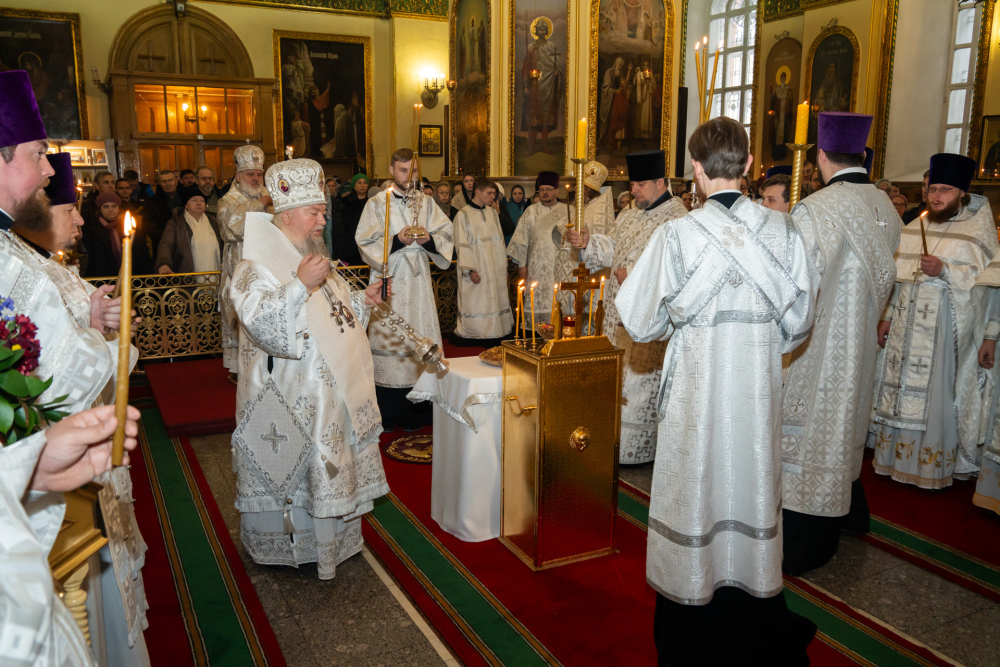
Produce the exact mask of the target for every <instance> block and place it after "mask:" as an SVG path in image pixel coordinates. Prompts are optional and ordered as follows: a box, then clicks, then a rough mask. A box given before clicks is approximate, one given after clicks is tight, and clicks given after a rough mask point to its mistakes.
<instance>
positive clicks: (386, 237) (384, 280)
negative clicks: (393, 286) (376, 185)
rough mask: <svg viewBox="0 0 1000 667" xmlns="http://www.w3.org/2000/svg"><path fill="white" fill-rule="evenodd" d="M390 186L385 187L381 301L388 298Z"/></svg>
mask: <svg viewBox="0 0 1000 667" xmlns="http://www.w3.org/2000/svg"><path fill="white" fill-rule="evenodd" d="M391 197H392V186H391V185H390V186H389V187H387V188H386V189H385V232H383V234H382V301H386V300H388V298H389V247H390V246H391V245H392V242H391V241H390V240H389V205H390V204H391V203H392V199H391Z"/></svg>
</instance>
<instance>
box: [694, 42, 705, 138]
mask: <svg viewBox="0 0 1000 667" xmlns="http://www.w3.org/2000/svg"><path fill="white" fill-rule="evenodd" d="M699 48H701V42H700V41H698V42H695V43H694V77H695V81H696V82H697V86H698V99H699V100H700V99H703V98H704V96H705V91H703V90H702V89H701V57H700V55H699V54H700V52H699V51H698V49H699ZM702 106H703V105H702V104H699V105H698V113H699V116H700V114H701V108H702ZM699 120H700V118H699Z"/></svg>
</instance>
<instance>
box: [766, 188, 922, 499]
mask: <svg viewBox="0 0 1000 667" xmlns="http://www.w3.org/2000/svg"><path fill="white" fill-rule="evenodd" d="M838 176H841V173H838V174H837V175H834V177H833V178H831V179H830V182H829V183H828V184H827V187H825V188H823V189H822V190H819V191H817V192H815V193H814V194H811V195H809V196H808V197H806V198H805V199H803V200H802V201H801V202H799V204H798V205H797V206H796V207H795V209H794V210H793V211H792V218H793V219H794V220H795V225H796V227H798V229H799V231H800V232H801V233H802V237H803V239H804V240H805V243H806V248H808V250H809V252H810V256H811V257H812V259H813V262H814V263H815V265H816V269H817V271H819V274H820V284H819V296H818V299H817V302H816V322H815V324H814V326H813V330H812V333H811V334H810V335H809V338H808V339H806V341H805V343H803V344H802V345H801V346H799V348H798V349H797V350H795V352H793V353H792V357H791V365H790V367H789V369H788V371H787V373H786V375H785V398H784V419H783V423H782V428H781V434H782V437H781V447H782V465H783V471H782V484H783V486H784V508H785V509H787V510H793V511H795V512H801V513H803V514H811V515H814V516H829V517H836V516H843V515H845V514H847V512H848V510H849V509H850V507H851V483H852V482H853V481H854V480H856V479H857V478H858V476H859V475H860V474H861V461H862V458H863V454H864V449H865V441H866V440H867V437H868V426H869V425H870V423H871V402H872V385H873V383H874V381H875V366H876V356H877V354H878V350H879V347H878V343H877V340H876V339H877V329H878V322H879V320H880V319H881V317H882V311H883V310H884V309H885V304H886V302H887V301H888V299H889V295H890V294H891V293H892V286H893V284H894V282H895V280H896V264H895V261H894V259H893V253H895V252H896V248H897V247H898V246H899V235H900V230H901V228H902V221H901V220H900V219H899V215H898V214H897V213H896V210H895V209H894V208H893V207H892V203H891V202H890V201H889V198H888V197H887V196H886V195H885V194H884V193H883V192H882V191H880V190H878V189H876V188H875V186H874V185H872V184H871V182H870V181H869V180H868V174H867V172H864V170H862V171H861V173H858V174H857V175H855V174H852V173H848V174H843V176H841V177H842V178H845V177H846V178H848V179H850V180H851V181H852V182H848V181H845V180H837V178H838ZM853 181H857V182H853Z"/></svg>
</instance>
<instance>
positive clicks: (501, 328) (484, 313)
mask: <svg viewBox="0 0 1000 667" xmlns="http://www.w3.org/2000/svg"><path fill="white" fill-rule="evenodd" d="M473 193H474V194H473V197H472V203H471V204H469V205H468V206H465V207H464V208H463V209H462V210H461V211H459V212H458V214H457V215H456V216H455V220H454V223H453V224H454V226H455V250H456V254H457V259H458V266H457V271H458V276H457V277H458V322H457V323H456V325H455V333H456V334H457V335H459V336H461V337H463V338H481V339H482V338H487V339H489V338H493V339H495V338H501V337H503V336H506V335H507V334H509V333H510V331H511V329H512V328H513V327H514V317H513V315H512V314H511V310H510V293H509V292H508V290H507V252H506V249H505V247H504V242H503V230H502V229H501V228H500V216H498V215H497V212H496V211H495V210H493V208H492V206H491V204H492V203H493V198H494V197H496V188H495V187H494V184H493V182H492V181H489V180H486V179H484V178H477V179H476V182H475V185H474V186H473Z"/></svg>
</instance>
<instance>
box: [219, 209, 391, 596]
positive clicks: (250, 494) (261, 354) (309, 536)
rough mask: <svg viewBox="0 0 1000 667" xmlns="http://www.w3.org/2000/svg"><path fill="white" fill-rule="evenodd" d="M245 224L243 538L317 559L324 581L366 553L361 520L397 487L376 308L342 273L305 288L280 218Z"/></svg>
mask: <svg viewBox="0 0 1000 667" xmlns="http://www.w3.org/2000/svg"><path fill="white" fill-rule="evenodd" d="M246 224H247V227H246V230H247V234H246V240H245V241H244V246H243V258H244V259H243V261H242V262H240V263H239V264H238V265H237V267H236V271H235V272H234V273H233V282H232V295H231V296H232V300H233V307H234V308H235V309H236V314H237V316H238V317H239V321H240V325H241V327H240V365H239V384H238V385H237V390H236V405H237V415H236V418H237V426H236V430H235V431H234V432H233V450H234V459H235V461H234V462H235V463H236V464H237V472H238V477H237V488H236V509H238V510H239V511H240V525H241V538H242V541H243V546H244V547H245V548H246V550H247V553H249V554H250V555H251V556H252V557H253V559H254V561H255V562H257V563H262V564H270V565H293V566H298V565H300V564H302V563H310V562H316V563H317V565H318V571H319V577H320V579H332V578H333V577H334V575H335V572H336V566H337V565H338V564H340V563H341V562H343V561H344V560H345V559H347V558H349V557H350V556H353V555H354V554H356V553H358V552H360V551H361V548H362V546H363V541H362V537H361V517H362V515H363V514H365V513H366V512H369V511H371V509H372V503H373V501H374V499H375V498H378V497H380V496H383V495H385V494H386V493H388V492H389V486H388V484H386V481H385V472H384V471H383V469H382V458H381V454H380V453H379V449H378V436H379V434H380V433H381V432H382V419H381V416H380V414H379V410H378V404H377V402H376V400H375V383H374V371H373V367H372V357H371V353H370V352H369V351H368V343H367V341H366V340H365V321H366V319H367V314H368V309H367V307H366V306H365V305H364V293H363V292H352V291H351V289H350V287H349V285H348V284H347V283H346V281H344V279H343V278H341V277H340V276H339V275H338V274H337V273H336V272H335V271H334V272H331V273H330V275H329V277H328V278H327V280H326V283H324V285H321V286H320V287H319V288H317V289H315V290H313V291H312V292H311V293H310V292H307V291H306V288H305V285H303V284H302V282H301V281H300V280H299V279H298V278H296V277H295V275H294V273H295V270H296V269H297V267H298V264H299V262H300V261H301V260H302V255H301V254H300V253H299V251H298V250H296V249H295V247H294V246H293V245H292V244H291V242H290V241H288V239H287V238H286V237H285V235H284V234H283V233H282V232H281V230H279V229H278V228H277V227H275V226H274V225H273V224H272V223H271V216H270V215H268V214H266V213H251V214H248V215H247V223H246ZM351 322H353V324H354V326H350V323H351Z"/></svg>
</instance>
